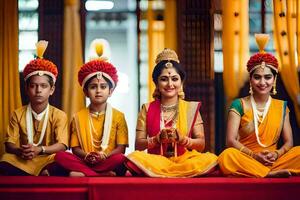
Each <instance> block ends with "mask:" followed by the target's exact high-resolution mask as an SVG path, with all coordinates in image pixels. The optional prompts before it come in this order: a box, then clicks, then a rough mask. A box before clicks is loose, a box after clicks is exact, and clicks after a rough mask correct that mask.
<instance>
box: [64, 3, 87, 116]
mask: <svg viewBox="0 0 300 200" xmlns="http://www.w3.org/2000/svg"><path fill="white" fill-rule="evenodd" d="M79 7H80V1H79V0H65V12H64V33H63V34H64V46H63V52H64V53H63V93H62V94H63V96H62V98H63V99H62V107H63V110H64V111H65V112H66V113H67V115H68V118H69V119H71V117H72V116H73V114H75V113H76V112H77V111H79V110H80V109H81V108H83V107H84V106H85V104H84V94H83V92H82V89H81V87H80V85H79V84H78V81H77V73H78V71H79V69H80V67H81V66H82V64H83V56H82V45H81V44H82V42H81V41H82V40H81V32H80V17H79V14H78V10H79Z"/></svg>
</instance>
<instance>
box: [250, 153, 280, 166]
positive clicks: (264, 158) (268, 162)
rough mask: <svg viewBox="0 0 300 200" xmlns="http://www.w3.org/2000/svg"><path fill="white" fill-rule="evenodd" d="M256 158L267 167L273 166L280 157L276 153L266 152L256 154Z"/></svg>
mask: <svg viewBox="0 0 300 200" xmlns="http://www.w3.org/2000/svg"><path fill="white" fill-rule="evenodd" d="M254 158H255V159H256V160H257V161H258V162H260V163H262V164H263V165H265V166H272V165H273V163H274V162H275V161H276V160H277V158H278V155H277V153H275V152H271V151H268V150H264V151H262V152H259V153H256V154H254Z"/></svg>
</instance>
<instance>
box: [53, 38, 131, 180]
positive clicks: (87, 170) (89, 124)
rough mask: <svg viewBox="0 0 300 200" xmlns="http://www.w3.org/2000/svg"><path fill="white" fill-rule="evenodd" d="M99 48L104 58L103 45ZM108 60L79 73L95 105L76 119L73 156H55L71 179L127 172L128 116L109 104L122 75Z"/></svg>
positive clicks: (84, 89)
mask: <svg viewBox="0 0 300 200" xmlns="http://www.w3.org/2000/svg"><path fill="white" fill-rule="evenodd" d="M102 44H103V43H102ZM97 45H100V47H99V46H97ZM95 47H96V48H98V49H100V50H101V51H97V50H96V51H97V52H100V53H99V54H101V55H102V53H103V46H101V44H96V45H95ZM99 56H100V55H99ZM105 60H106V59H104V58H103V56H102V57H99V58H97V59H95V60H92V61H90V62H88V63H86V64H84V65H83V66H82V67H81V69H80V71H79V72H78V80H79V84H80V85H81V86H82V87H83V91H84V93H85V95H86V97H88V98H89V99H90V102H91V103H90V105H89V106H88V107H87V108H84V109H82V110H80V111H79V112H78V113H77V114H76V115H75V116H74V117H73V119H72V122H71V127H70V132H71V144H70V146H71V147H72V152H73V154H71V153H68V152H59V153H58V154H56V156H55V160H56V162H57V163H58V164H60V165H61V166H62V167H64V168H65V169H67V170H68V171H69V172H70V173H69V175H70V176H115V175H118V176H122V175H124V174H125V171H126V168H125V167H124V165H123V163H124V161H125V156H124V155H123V154H124V153H125V149H126V147H127V146H128V130H127V124H126V121H125V117H124V114H123V113H121V112H120V111H118V110H116V109H114V108H112V107H111V106H110V104H109V103H107V99H108V97H110V96H111V94H112V92H113V90H114V89H115V87H116V84H117V82H118V75H117V70H116V68H115V67H114V66H113V65H112V64H110V63H109V62H106V61H105Z"/></svg>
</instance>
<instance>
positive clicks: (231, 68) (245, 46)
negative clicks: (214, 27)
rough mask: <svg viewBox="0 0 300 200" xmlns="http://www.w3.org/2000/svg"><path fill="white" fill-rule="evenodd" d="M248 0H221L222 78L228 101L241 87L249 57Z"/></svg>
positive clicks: (236, 94) (245, 75) (235, 95)
mask: <svg viewBox="0 0 300 200" xmlns="http://www.w3.org/2000/svg"><path fill="white" fill-rule="evenodd" d="M248 8H249V6H248V0H243V1H240V0H222V14H223V35H222V42H223V66H224V70H223V79H224V90H225V94H226V96H227V98H228V101H231V100H233V99H234V98H236V97H237V96H238V94H239V90H240V88H241V87H243V85H244V83H245V80H246V77H247V73H246V64H247V60H248V57H249V42H248V40H249V16H248Z"/></svg>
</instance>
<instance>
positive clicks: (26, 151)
mask: <svg viewBox="0 0 300 200" xmlns="http://www.w3.org/2000/svg"><path fill="white" fill-rule="evenodd" d="M40 151H41V150H40V148H39V147H37V146H34V145H32V144H23V145H21V148H20V153H21V154H20V157H21V158H22V159H24V160H32V159H33V158H35V157H36V156H37V155H38V154H39V153H40Z"/></svg>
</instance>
